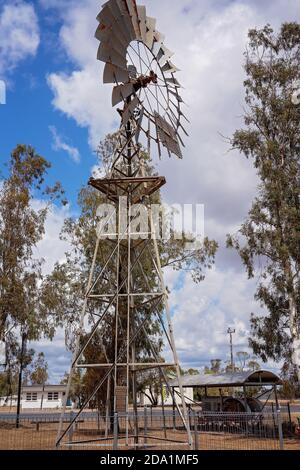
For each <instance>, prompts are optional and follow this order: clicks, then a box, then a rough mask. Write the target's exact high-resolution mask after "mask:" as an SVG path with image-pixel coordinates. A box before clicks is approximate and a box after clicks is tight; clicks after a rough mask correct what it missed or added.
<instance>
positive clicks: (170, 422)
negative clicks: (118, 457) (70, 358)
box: [0, 407, 300, 451]
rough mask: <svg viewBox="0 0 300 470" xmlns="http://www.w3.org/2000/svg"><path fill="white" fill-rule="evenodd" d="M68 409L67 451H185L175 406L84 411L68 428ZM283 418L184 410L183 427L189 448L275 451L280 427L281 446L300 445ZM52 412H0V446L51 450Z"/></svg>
mask: <svg viewBox="0 0 300 470" xmlns="http://www.w3.org/2000/svg"><path fill="white" fill-rule="evenodd" d="M73 416H74V413H73V412H70V413H68V414H67V415H66V419H65V421H64V423H63V429H64V430H67V429H68V428H69V429H68V431H67V439H66V440H65V442H64V445H63V446H62V447H61V449H63V450H66V451H68V450H69V451H70V450H92V449H95V448H96V449H99V450H103V451H110V450H120V451H126V450H153V451H156V450H158V451H163V450H172V451H173V450H190V448H189V445H188V442H187V438H186V430H185V427H184V425H183V423H182V419H181V417H180V415H179V413H178V411H177V410H173V409H172V408H168V407H166V408H165V410H164V411H163V410H162V409H161V408H152V407H145V408H139V409H138V411H137V414H135V413H134V412H133V411H130V412H129V413H117V414H116V415H114V416H109V417H108V418H106V417H105V416H103V415H102V414H101V413H99V412H98V411H93V410H90V411H86V412H84V413H83V414H82V416H81V418H80V420H79V421H78V422H76V423H74V424H73V425H72V426H71V428H70V427H69V426H70V423H71V422H72V419H73ZM282 418H283V417H281V416H280V415H278V413H277V412H274V413H272V412H268V413H265V412H264V413H212V412H202V411H199V409H193V408H190V410H189V426H190V428H191V431H192V435H193V445H194V449H195V450H200V451H206V450H216V451H217V450H246V451H247V450H249V451H251V450H279V449H280V429H281V430H282V431H283V438H284V448H285V449H300V439H297V436H296V435H295V434H293V435H292V434H287V433H286V432H285V430H284V426H283V427H281V423H283V424H284V420H282ZM58 421H59V414H58V413H33V414H23V415H21V417H20V420H19V428H18V429H17V428H16V415H15V414H14V413H12V414H6V413H0V450H55V440H56V434H57V426H58Z"/></svg>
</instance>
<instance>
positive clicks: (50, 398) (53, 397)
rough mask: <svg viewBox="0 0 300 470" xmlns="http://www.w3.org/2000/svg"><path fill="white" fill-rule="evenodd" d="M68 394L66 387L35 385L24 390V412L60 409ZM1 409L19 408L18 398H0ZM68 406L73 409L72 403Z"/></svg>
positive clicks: (22, 403)
mask: <svg viewBox="0 0 300 470" xmlns="http://www.w3.org/2000/svg"><path fill="white" fill-rule="evenodd" d="M65 394H66V386H65V385H45V386H44V387H43V386H40V385H35V386H26V387H23V388H22V393H21V409H22V410H49V409H51V410H53V409H60V408H62V405H63V399H64V397H65ZM0 406H1V407H12V406H17V397H16V396H13V397H0ZM68 406H70V407H72V403H71V401H69V403H68Z"/></svg>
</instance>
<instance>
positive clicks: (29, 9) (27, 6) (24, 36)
mask: <svg viewBox="0 0 300 470" xmlns="http://www.w3.org/2000/svg"><path fill="white" fill-rule="evenodd" d="M39 43H40V34H39V26H38V18H37V15H36V13H35V9H34V7H33V5H32V4H31V3H27V2H24V1H19V0H15V1H11V2H9V3H8V4H6V5H4V6H3V8H2V9H0V74H1V75H2V76H6V75H7V74H8V73H9V72H11V71H12V70H13V69H15V67H17V65H18V64H19V63H20V62H21V61H24V60H25V59H27V58H28V57H30V56H31V57H32V56H35V54H36V52H37V49H38V46H39Z"/></svg>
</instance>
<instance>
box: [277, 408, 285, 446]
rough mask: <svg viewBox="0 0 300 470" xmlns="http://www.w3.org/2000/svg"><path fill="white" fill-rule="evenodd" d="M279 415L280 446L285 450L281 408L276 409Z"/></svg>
mask: <svg viewBox="0 0 300 470" xmlns="http://www.w3.org/2000/svg"><path fill="white" fill-rule="evenodd" d="M276 417H277V425H278V437H279V448H280V450H284V442H283V432H282V420H281V412H280V409H278V410H277V411H276Z"/></svg>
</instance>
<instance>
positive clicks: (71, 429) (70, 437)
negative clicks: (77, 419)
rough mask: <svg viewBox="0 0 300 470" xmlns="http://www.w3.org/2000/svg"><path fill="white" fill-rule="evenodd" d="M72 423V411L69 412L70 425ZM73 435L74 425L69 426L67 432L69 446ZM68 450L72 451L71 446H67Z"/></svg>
mask: <svg viewBox="0 0 300 470" xmlns="http://www.w3.org/2000/svg"><path fill="white" fill-rule="evenodd" d="M72 421H73V411H71V412H70V423H72ZM73 433H74V425H73V426H71V428H70V431H69V444H71V443H72V442H73ZM69 449H70V450H72V446H69Z"/></svg>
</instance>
